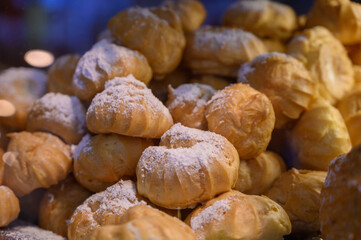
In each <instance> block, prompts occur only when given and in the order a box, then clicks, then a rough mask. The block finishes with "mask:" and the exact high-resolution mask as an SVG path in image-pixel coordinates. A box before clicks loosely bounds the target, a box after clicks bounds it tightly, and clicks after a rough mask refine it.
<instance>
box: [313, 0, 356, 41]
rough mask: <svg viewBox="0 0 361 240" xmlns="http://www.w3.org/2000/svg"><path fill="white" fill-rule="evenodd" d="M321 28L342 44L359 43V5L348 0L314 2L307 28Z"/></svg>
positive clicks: (318, 0)
mask: <svg viewBox="0 0 361 240" xmlns="http://www.w3.org/2000/svg"><path fill="white" fill-rule="evenodd" d="M314 26H323V27H326V28H327V29H329V30H330V31H331V32H332V33H333V35H335V36H336V37H337V38H338V39H339V40H340V41H341V42H342V43H343V44H353V43H359V42H361V5H360V4H359V3H356V2H351V1H350V0H316V1H314V5H313V7H312V8H311V10H310V11H309V13H308V19H307V27H308V28H310V27H314Z"/></svg>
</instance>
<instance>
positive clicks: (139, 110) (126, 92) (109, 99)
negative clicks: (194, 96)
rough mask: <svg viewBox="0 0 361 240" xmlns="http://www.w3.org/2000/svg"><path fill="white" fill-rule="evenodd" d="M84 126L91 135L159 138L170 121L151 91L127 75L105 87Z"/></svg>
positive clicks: (169, 117)
mask: <svg viewBox="0 0 361 240" xmlns="http://www.w3.org/2000/svg"><path fill="white" fill-rule="evenodd" d="M86 124H87V127H88V129H89V130H90V131H92V132H94V133H118V134H122V135H127V136H133V137H144V138H160V137H161V136H162V135H163V133H164V132H165V131H167V130H168V129H169V128H170V127H171V126H172V125H173V119H172V116H171V115H170V113H169V111H168V109H167V108H166V107H165V106H164V105H163V103H162V102H160V101H159V100H158V99H157V98H156V97H155V96H154V95H153V94H152V92H151V90H150V89H148V88H147V86H146V85H145V84H144V83H142V82H140V81H138V80H136V79H135V78H134V77H133V75H129V76H127V77H124V78H114V79H113V80H111V81H108V82H107V83H106V84H105V90H104V91H103V92H101V93H99V94H97V95H96V96H95V98H94V99H93V100H92V102H91V104H90V106H89V108H88V112H87V114H86Z"/></svg>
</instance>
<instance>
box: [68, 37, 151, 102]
mask: <svg viewBox="0 0 361 240" xmlns="http://www.w3.org/2000/svg"><path fill="white" fill-rule="evenodd" d="M129 74H133V75H134V77H135V78H137V79H138V80H140V81H142V82H144V83H145V84H148V83H149V81H150V80H151V78H152V69H151V68H150V66H149V64H148V61H147V59H146V58H145V57H144V56H143V55H142V54H141V53H140V52H138V51H133V50H131V49H128V48H125V47H121V46H118V45H116V44H114V43H111V42H109V41H107V40H102V41H100V42H98V43H96V44H95V45H94V46H93V47H92V48H91V49H90V50H89V51H87V52H86V53H85V54H84V55H83V56H82V57H81V58H80V60H79V63H78V65H77V67H76V70H75V73H74V76H73V84H72V87H73V89H74V94H75V95H76V96H77V97H79V98H80V99H81V100H86V101H90V100H92V98H93V97H94V96H95V95H96V94H97V93H99V92H101V91H103V90H104V84H105V82H106V81H108V80H111V79H113V78H115V77H126V76H128V75H129Z"/></svg>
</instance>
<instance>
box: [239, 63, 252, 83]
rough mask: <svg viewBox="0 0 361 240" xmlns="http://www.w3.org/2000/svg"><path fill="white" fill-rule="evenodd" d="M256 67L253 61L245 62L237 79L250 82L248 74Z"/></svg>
mask: <svg viewBox="0 0 361 240" xmlns="http://www.w3.org/2000/svg"><path fill="white" fill-rule="evenodd" d="M254 70H255V69H254V68H253V67H252V63H251V62H246V63H244V64H243V65H242V66H241V68H240V69H239V70H238V78H237V81H238V82H241V83H248V79H247V75H248V74H250V73H252V72H253V71H254Z"/></svg>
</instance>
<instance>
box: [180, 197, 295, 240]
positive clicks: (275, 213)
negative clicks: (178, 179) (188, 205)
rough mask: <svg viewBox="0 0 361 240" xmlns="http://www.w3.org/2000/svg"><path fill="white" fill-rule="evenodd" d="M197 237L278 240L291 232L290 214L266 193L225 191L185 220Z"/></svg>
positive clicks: (202, 239) (198, 239) (200, 239)
mask: <svg viewBox="0 0 361 240" xmlns="http://www.w3.org/2000/svg"><path fill="white" fill-rule="evenodd" d="M185 222H186V223H187V224H189V225H190V226H191V228H192V229H193V230H194V231H195V233H196V235H197V240H206V239H232V240H236V239H244V240H264V239H267V240H278V239H282V236H284V235H287V234H289V233H290V232H291V223H290V220H289V218H288V216H287V213H286V212H285V210H283V208H282V207H281V206H280V205H278V204H277V203H276V202H274V201H272V200H271V199H269V198H267V197H265V196H254V195H245V194H243V193H240V192H238V191H230V192H227V193H224V194H222V195H220V196H218V197H216V198H214V199H212V200H210V201H208V202H206V203H205V204H204V205H203V206H201V207H198V208H197V209H196V210H194V211H193V212H192V213H191V214H190V215H189V216H188V217H187V219H186V221H185Z"/></svg>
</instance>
